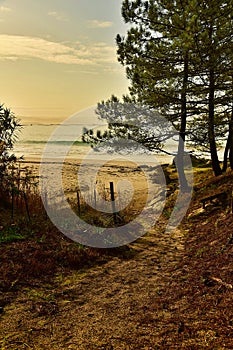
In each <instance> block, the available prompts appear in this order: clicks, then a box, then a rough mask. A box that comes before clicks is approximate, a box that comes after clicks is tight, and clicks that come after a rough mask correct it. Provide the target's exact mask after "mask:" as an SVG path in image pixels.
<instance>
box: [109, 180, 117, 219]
mask: <svg viewBox="0 0 233 350" xmlns="http://www.w3.org/2000/svg"><path fill="white" fill-rule="evenodd" d="M110 194H111V201H112V212H113V221H114V224H116V223H117V216H116V205H115V196H114V184H113V182H112V181H111V182H110Z"/></svg>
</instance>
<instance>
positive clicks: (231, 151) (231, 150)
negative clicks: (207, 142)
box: [222, 110, 233, 172]
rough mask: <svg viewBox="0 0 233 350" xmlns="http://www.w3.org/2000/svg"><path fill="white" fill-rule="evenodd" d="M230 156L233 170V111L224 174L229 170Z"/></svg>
mask: <svg viewBox="0 0 233 350" xmlns="http://www.w3.org/2000/svg"><path fill="white" fill-rule="evenodd" d="M228 155H229V161H230V166H231V169H232V170H233V110H232V114H231V119H230V121H229V131H228V137H227V142H226V146H225V150H224V158H223V168H222V171H223V172H225V171H226V170H227V161H228Z"/></svg>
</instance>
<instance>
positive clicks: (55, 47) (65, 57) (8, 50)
mask: <svg viewBox="0 0 233 350" xmlns="http://www.w3.org/2000/svg"><path fill="white" fill-rule="evenodd" d="M33 58H36V59H41V60H44V61H48V62H54V63H64V64H76V65H86V66H87V65H96V64H102V63H105V64H106V63H116V62H117V60H116V55H115V47H111V46H108V45H107V44H106V43H103V42H99V43H89V44H85V45H84V44H83V43H81V42H76V43H73V44H72V43H68V44H67V43H59V42H54V41H49V40H46V39H42V38H37V37H30V36H20V35H6V34H1V35H0V60H13V61H16V60H19V59H33Z"/></svg>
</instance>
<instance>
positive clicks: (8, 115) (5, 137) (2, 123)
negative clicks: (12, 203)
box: [0, 104, 21, 201]
mask: <svg viewBox="0 0 233 350" xmlns="http://www.w3.org/2000/svg"><path fill="white" fill-rule="evenodd" d="M20 129H21V124H20V121H19V120H18V119H16V118H15V116H14V114H13V113H12V112H11V110H10V109H8V108H6V107H4V105H1V104H0V196H1V199H2V200H3V201H4V200H5V199H6V198H5V197H6V195H7V193H9V191H12V174H11V171H10V168H11V167H12V165H13V164H14V163H15V162H16V160H17V159H16V157H15V155H14V154H12V153H11V152H10V151H11V150H12V148H13V145H14V142H15V141H16V139H17V133H18V131H19V130H20Z"/></svg>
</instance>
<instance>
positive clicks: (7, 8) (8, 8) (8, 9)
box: [0, 6, 11, 12]
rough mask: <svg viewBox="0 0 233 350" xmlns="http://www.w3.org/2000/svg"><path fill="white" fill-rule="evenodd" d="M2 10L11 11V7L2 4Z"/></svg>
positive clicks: (0, 9)
mask: <svg viewBox="0 0 233 350" xmlns="http://www.w3.org/2000/svg"><path fill="white" fill-rule="evenodd" d="M0 12H11V8H10V7H6V6H0Z"/></svg>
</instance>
